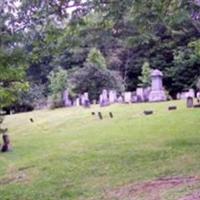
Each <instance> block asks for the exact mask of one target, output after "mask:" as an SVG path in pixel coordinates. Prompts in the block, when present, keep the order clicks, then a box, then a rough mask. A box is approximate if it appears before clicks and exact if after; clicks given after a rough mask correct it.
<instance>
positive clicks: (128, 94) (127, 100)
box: [124, 92, 132, 103]
mask: <svg viewBox="0 0 200 200" xmlns="http://www.w3.org/2000/svg"><path fill="white" fill-rule="evenodd" d="M131 97H132V93H131V92H124V102H125V103H131V100H132V99H131Z"/></svg>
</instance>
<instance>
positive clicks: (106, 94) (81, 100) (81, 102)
mask: <svg viewBox="0 0 200 200" xmlns="http://www.w3.org/2000/svg"><path fill="white" fill-rule="evenodd" d="M148 93H149V89H148V88H147V89H143V88H138V89H137V90H136V92H134V93H133V92H124V93H123V94H121V95H118V93H117V91H116V90H109V91H108V90H105V89H104V90H103V91H102V93H101V94H100V96H99V100H98V101H97V100H94V101H93V102H92V104H96V103H97V102H98V103H99V105H100V106H107V105H110V104H113V103H136V102H143V101H147V95H148ZM63 102H64V106H65V107H71V106H84V107H90V104H91V102H90V100H89V95H88V93H87V92H85V93H84V94H82V95H80V96H79V97H77V98H76V99H75V100H74V101H72V100H71V99H70V97H69V93H68V91H67V90H66V91H65V92H64V93H63Z"/></svg>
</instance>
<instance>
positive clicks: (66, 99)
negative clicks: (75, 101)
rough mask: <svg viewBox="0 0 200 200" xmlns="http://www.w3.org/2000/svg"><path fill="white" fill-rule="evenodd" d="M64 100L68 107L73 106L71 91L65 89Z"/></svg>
mask: <svg viewBox="0 0 200 200" xmlns="http://www.w3.org/2000/svg"><path fill="white" fill-rule="evenodd" d="M63 101H64V105H65V106H66V107H68V106H72V102H71V100H70V99H69V93H68V91H67V90H65V91H64V93H63Z"/></svg>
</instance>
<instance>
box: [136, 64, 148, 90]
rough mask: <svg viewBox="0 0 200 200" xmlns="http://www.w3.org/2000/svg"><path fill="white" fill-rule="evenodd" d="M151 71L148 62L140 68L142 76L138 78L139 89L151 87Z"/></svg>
mask: <svg viewBox="0 0 200 200" xmlns="http://www.w3.org/2000/svg"><path fill="white" fill-rule="evenodd" d="M150 75H151V69H150V66H149V62H145V63H144V64H143V66H142V74H141V76H139V80H140V84H139V86H140V87H144V88H146V87H149V86H150V85H151V76H150Z"/></svg>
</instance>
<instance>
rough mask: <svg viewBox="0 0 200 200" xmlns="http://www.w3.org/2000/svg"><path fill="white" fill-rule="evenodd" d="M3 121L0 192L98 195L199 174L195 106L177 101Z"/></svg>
mask: <svg viewBox="0 0 200 200" xmlns="http://www.w3.org/2000/svg"><path fill="white" fill-rule="evenodd" d="M169 105H177V108H178V109H177V110H176V111H172V112H169V111H168V110H167V108H168V106H169ZM144 109H153V110H154V112H155V114H154V115H151V116H144V115H143V110H144ZM92 111H95V112H97V111H101V112H102V114H103V116H104V119H103V120H99V119H98V117H97V116H92V115H91V112H92ZM110 111H112V112H113V115H114V118H113V119H110V118H109V116H108V113H109V112H110ZM30 118H33V119H34V123H31V122H30V120H29V119H30ZM5 126H7V127H8V128H9V130H10V136H11V141H12V145H13V151H12V152H9V153H6V154H0V200H18V199H19V200H66V199H95V200H96V199H97V200H98V199H102V198H103V195H104V194H105V191H107V190H110V189H112V188H116V187H118V186H121V185H126V184H129V183H137V182H140V181H145V180H152V179H156V178H160V177H166V176H167V177H168V176H200V109H187V108H186V106H185V102H184V101H172V102H165V103H155V104H154V103H152V104H132V105H117V104H116V105H112V106H110V107H106V108H99V107H98V106H94V107H92V108H90V109H83V108H66V109H57V110H54V111H47V110H46V111H34V112H30V113H23V114H16V115H11V116H7V117H6V120H5Z"/></svg>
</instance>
